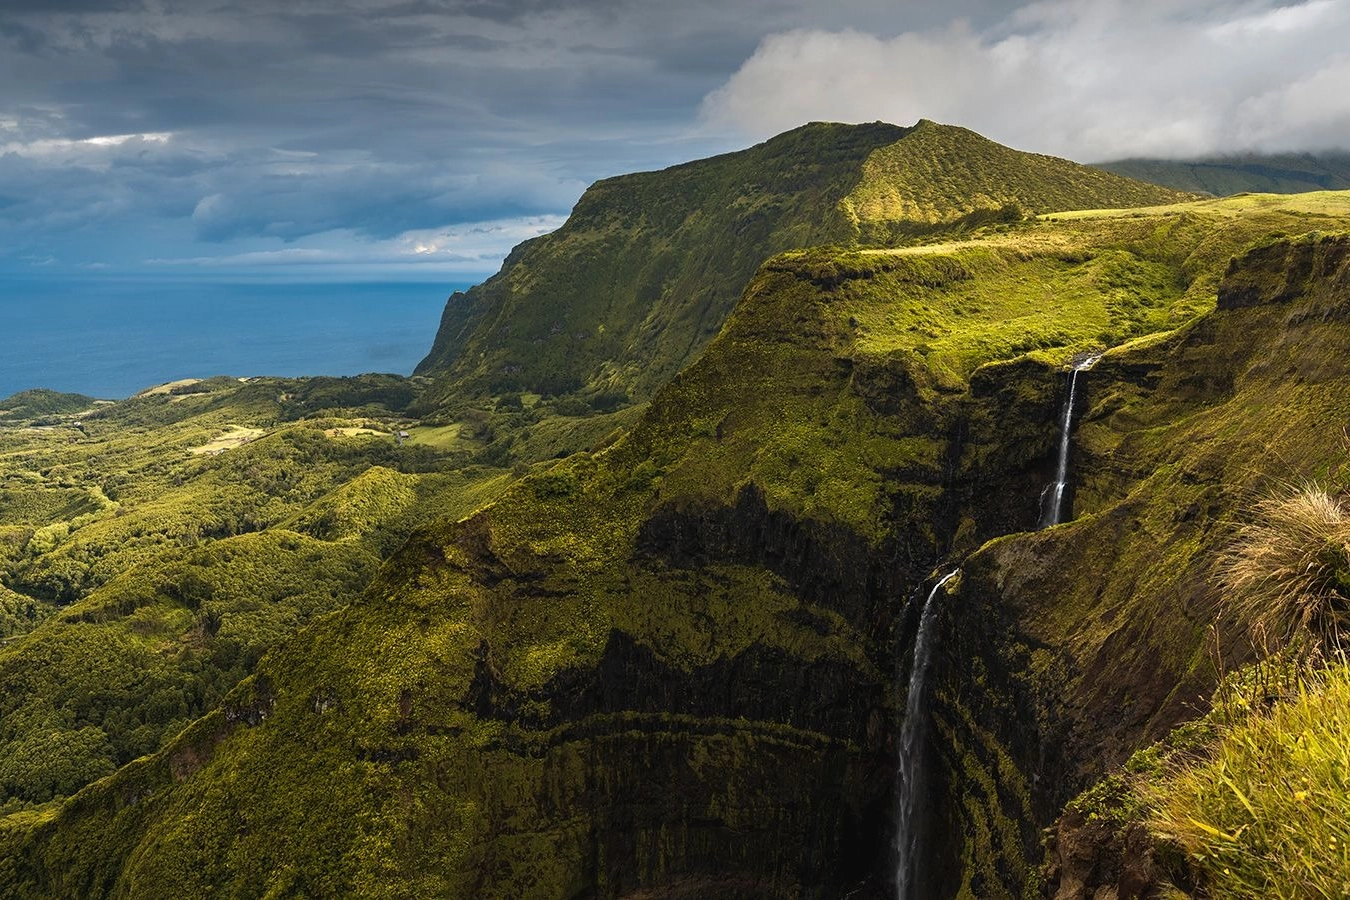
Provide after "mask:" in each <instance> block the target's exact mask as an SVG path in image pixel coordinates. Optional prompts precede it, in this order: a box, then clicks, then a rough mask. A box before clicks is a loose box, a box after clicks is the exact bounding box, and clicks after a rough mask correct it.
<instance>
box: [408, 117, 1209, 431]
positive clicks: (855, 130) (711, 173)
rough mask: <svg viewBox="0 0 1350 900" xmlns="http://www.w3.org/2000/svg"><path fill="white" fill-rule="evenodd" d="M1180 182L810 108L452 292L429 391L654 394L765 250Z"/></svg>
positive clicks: (575, 219) (945, 224)
mask: <svg viewBox="0 0 1350 900" xmlns="http://www.w3.org/2000/svg"><path fill="white" fill-rule="evenodd" d="M1181 199H1186V198H1185V197H1184V196H1183V195H1181V194H1179V193H1177V192H1172V191H1169V190H1167V189H1164V188H1158V187H1156V186H1151V185H1145V184H1143V183H1140V182H1134V181H1129V180H1126V179H1123V178H1120V177H1118V176H1112V175H1106V174H1103V173H1102V172H1101V171H1099V170H1096V169H1091V168H1088V167H1085V166H1079V165H1077V164H1076V163H1071V162H1068V161H1066V160H1059V159H1054V158H1052V157H1046V156H1040V155H1036V154H1030V153H1021V152H1019V151H1015V150H1010V149H1008V148H1006V147H1002V146H1000V145H998V144H995V143H993V142H992V141H988V140H986V139H985V138H982V137H980V136H979V135H977V134H975V133H974V132H972V131H968V130H966V129H963V128H956V127H952V126H946V125H939V124H937V123H934V122H929V121H926V120H924V121H920V122H919V123H918V124H916V125H915V126H913V127H912V128H899V127H896V126H894V125H886V124H884V123H875V124H872V125H856V126H849V125H837V124H825V123H814V124H811V125H806V126H803V127H802V128H798V129H796V130H793V131H789V132H787V133H785V134H783V135H780V136H778V137H776V138H773V139H772V140H769V141H766V142H765V143H763V144H760V145H758V146H756V147H753V148H751V149H749V150H745V151H741V152H738V153H731V154H726V155H724V156H718V157H713V158H712V159H707V160H701V161H699V162H694V163H686V164H684V165H681V166H675V167H673V168H671V169H667V170H664V171H661V172H648V173H640V174H636V175H623V176H619V177H617V178H611V179H606V180H604V181H601V182H598V183H597V184H595V185H594V186H592V187H591V188H590V189H589V190H588V191H587V192H586V193H585V195H583V196H582V198H581V200H579V201H578V203H577V205H576V208H575V209H574V210H573V212H572V216H571V217H570V218H569V219H568V221H567V223H566V224H564V225H563V226H562V227H561V228H560V229H558V230H557V231H556V232H553V233H552V234H549V235H545V236H543V237H540V238H536V239H534V240H532V241H527V242H526V243H524V244H522V245H521V246H519V247H517V248H516V250H515V251H513V252H512V254H511V255H510V256H509V257H508V258H507V260H506V262H505V264H504V265H503V266H502V270H501V272H500V273H498V274H497V275H496V276H494V277H493V278H491V279H489V280H488V281H487V282H485V283H484V284H482V285H479V286H478V287H475V288H472V289H471V290H469V291H468V292H466V293H462V294H456V295H455V296H453V297H451V298H450V301H449V302H448V303H447V305H446V309H445V313H444V316H443V318H442V321H441V326H440V330H439V332H438V333H437V336H436V341H435V343H434V345H433V347H432V349H431V352H430V353H429V354H428V356H427V358H426V359H425V360H423V361H422V362H421V364H419V366H418V367H417V372H418V374H421V375H428V376H432V377H434V378H435V379H436V382H437V383H436V386H435V387H434V388H433V389H432V391H431V393H430V396H429V398H428V402H429V403H430V404H437V403H440V404H453V403H454V401H455V400H456V399H457V398H458V399H459V400H461V401H462V400H464V399H470V398H473V397H474V396H475V395H481V394H483V393H488V394H498V393H501V392H504V391H516V392H520V391H524V392H535V393H540V394H546V395H548V394H563V393H570V392H577V391H581V392H583V393H587V394H590V395H594V394H602V395H608V396H613V397H616V398H620V400H624V399H627V398H633V399H646V398H647V397H650V396H651V394H652V392H653V391H654V390H655V389H656V388H657V387H659V386H660V385H661V384H664V383H665V382H666V381H667V380H669V378H670V377H671V376H673V375H674V374H675V373H676V372H677V371H679V370H680V369H681V368H683V367H684V366H685V365H687V364H688V363H689V362H691V361H692V360H693V359H694V358H695V357H696V356H697V354H698V352H699V351H700V350H701V349H702V347H703V346H704V345H705V344H706V343H707V342H708V341H709V340H710V339H711V338H712V337H713V336H714V335H715V334H716V333H717V332H718V330H719V329H720V328H721V327H722V323H723V322H724V321H725V319H726V317H727V315H728V314H729V312H730V310H731V308H732V306H733V305H734V303H735V302H736V300H737V298H738V297H739V296H740V295H741V292H742V291H743V290H744V288H745V285H746V284H747V283H748V282H749V280H750V277H751V275H753V274H754V272H755V270H756V269H757V268H758V267H759V265H760V264H761V263H762V262H763V261H764V260H765V259H767V258H769V257H770V256H772V255H774V254H775V253H779V252H782V251H784V250H790V249H795V248H803V247H809V246H818V245H839V246H845V247H852V246H859V245H864V244H870V243H882V244H889V243H891V242H893V241H895V240H897V239H901V238H906V237H913V236H915V235H922V234H928V233H933V232H936V231H941V230H943V229H944V228H951V227H952V226H956V225H961V224H963V223H965V224H978V223H979V222H981V221H987V220H991V219H1008V218H1012V219H1016V218H1020V217H1021V216H1022V215H1023V214H1026V213H1033V212H1050V211H1056V210H1069V209H1084V208H1094V207H1116V206H1145V205H1154V204H1159V203H1169V202H1175V201H1177V200H1181Z"/></svg>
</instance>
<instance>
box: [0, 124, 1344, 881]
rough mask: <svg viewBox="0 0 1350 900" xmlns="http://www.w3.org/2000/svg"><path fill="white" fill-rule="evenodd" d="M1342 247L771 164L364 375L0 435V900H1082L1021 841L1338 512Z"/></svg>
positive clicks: (1093, 845) (1059, 815)
mask: <svg viewBox="0 0 1350 900" xmlns="http://www.w3.org/2000/svg"><path fill="white" fill-rule="evenodd" d="M1348 226H1350V195H1347V194H1345V193H1340V192H1322V193H1316V194H1307V195H1294V196H1289V197H1275V196H1269V195H1248V196H1239V197H1232V198H1224V199H1201V198H1195V197H1191V196H1188V195H1181V194H1178V193H1176V192H1174V191H1170V190H1167V189H1163V188H1159V187H1156V186H1151V185H1147V184H1143V183H1140V182H1133V181H1129V180H1127V179H1123V178H1118V177H1116V176H1111V175H1108V174H1107V173H1104V172H1100V171H1098V170H1093V169H1089V168H1087V167H1082V166H1077V165H1076V164H1073V163H1069V162H1067V161H1064V160H1053V159H1050V158H1048V157H1040V156H1036V155H1033V154H1022V153H1018V152H1017V151H1013V150H1010V149H1008V148H1005V147H1001V146H999V145H996V144H993V143H992V142H989V141H986V140H984V139H983V138H980V137H979V136H978V135H975V134H973V133H972V132H969V131H966V130H964V129H959V128H953V127H949V126H943V125H938V124H936V123H932V122H920V123H918V124H917V125H915V126H913V127H911V128H898V127H895V126H889V125H884V124H880V123H877V124H873V125H864V126H842V125H826V124H819V123H818V124H814V125H810V126H806V127H804V128H801V129H797V130H795V131H793V132H789V133H787V134H785V135H782V136H780V137H778V138H775V139H773V140H771V141H769V142H766V143H765V144H763V145H760V146H758V147H755V148H752V149H751V150H748V151H744V152H743V153H740V154H729V155H727V156H724V157H717V158H714V159H711V160H704V161H700V162H698V163H691V164H687V165H685V166H679V167H675V168H674V169H672V170H667V171H665V172H660V173H644V174H641V175H634V176H622V177H619V178H614V179H607V180H606V181H602V182H600V183H598V184H597V185H595V186H594V187H593V188H592V189H591V190H590V191H588V192H587V194H586V195H585V196H584V197H583V198H582V200H581V201H580V202H579V203H578V204H577V207H576V209H575V210H574V212H573V216H572V218H571V219H570V220H569V221H568V223H567V224H566V225H564V226H563V228H561V229H559V231H557V232H554V233H553V234H550V235H546V236H544V237H541V238H537V239H535V240H532V241H529V242H527V243H526V244H523V245H521V246H520V247H518V248H517V249H516V250H515V251H514V252H513V253H512V255H511V257H510V258H508V260H507V262H506V263H505V264H504V266H503V268H502V271H501V272H499V273H498V274H497V275H496V276H494V277H493V278H492V279H490V280H489V281H487V282H485V283H484V284H483V285H480V286H478V287H475V288H473V289H470V290H469V291H467V292H465V293H461V294H456V295H455V296H453V297H452V298H451V299H450V301H449V302H448V304H447V306H446V310H445V313H444V315H443V317H442V320H441V325H440V329H439V332H438V335H437V338H436V344H435V346H434V347H433V349H432V352H431V353H430V354H429V355H428V357H427V359H426V360H425V361H424V362H423V363H422V364H421V366H419V369H418V373H417V375H416V376H415V377H414V378H410V379H404V378H398V377H395V376H361V377H359V378H355V379H259V380H254V381H251V382H248V383H244V382H240V381H238V380H236V379H221V380H208V381H206V382H200V383H193V384H185V385H179V386H176V387H171V386H165V389H164V390H160V391H152V392H146V393H144V394H142V395H138V396H137V397H134V398H132V399H130V400H128V401H123V402H120V403H117V404H110V405H108V406H107V407H106V408H100V409H96V410H90V409H89V408H88V406H87V404H88V403H89V402H91V401H89V398H71V397H60V396H58V397H52V396H48V395H41V394H39V395H31V396H26V397H20V398H18V399H15V398H11V399H10V400H9V401H6V402H5V403H4V404H3V406H4V407H5V409H6V411H7V412H6V413H5V414H4V416H6V418H5V421H6V423H7V427H6V428H5V429H4V430H3V431H0V441H3V447H0V464H3V466H5V468H4V469H3V476H4V493H3V494H2V495H0V513H2V514H3V518H2V519H0V562H3V565H4V569H3V584H4V588H3V593H0V600H3V601H4V602H5V607H4V608H5V610H6V611H7V613H6V619H5V622H6V628H7V629H8V630H7V633H6V635H5V636H6V637H7V638H9V640H8V641H7V643H6V644H5V645H4V646H3V648H0V687H3V691H0V695H3V697H4V698H5V700H4V703H5V704H6V705H5V707H4V709H3V720H0V722H2V725H0V741H3V743H4V747H3V750H4V760H5V761H4V762H3V763H0V786H2V787H3V789H4V796H3V802H4V804H5V805H4V806H3V810H4V817H3V819H0V893H5V894H7V895H13V896H20V897H25V896H31V897H67V896H70V897H74V896H79V897H132V896H134V897H181V896H207V895H213V894H234V895H240V896H264V895H272V896H306V895H309V896H341V895H345V896H370V897H403V896H423V895H426V896H475V897H633V898H639V897H655V896H661V897H698V896H726V897H836V896H838V897H842V896H854V897H860V898H861V897H894V896H897V892H900V896H906V897H952V896H962V897H1014V896H1018V897H1020V896H1035V895H1037V894H1039V893H1042V892H1050V893H1052V894H1054V895H1057V896H1062V897H1066V898H1069V897H1089V896H1093V893H1092V892H1093V891H1096V890H1098V889H1101V890H1107V889H1114V890H1117V891H1119V890H1121V885H1122V884H1123V883H1124V882H1123V881H1122V879H1123V878H1124V875H1122V872H1124V871H1125V870H1126V869H1129V866H1127V865H1125V864H1124V863H1123V862H1122V861H1121V860H1122V858H1123V857H1124V856H1125V853H1124V851H1122V850H1121V845H1122V842H1123V839H1119V834H1117V833H1116V832H1113V831H1110V832H1109V829H1106V828H1105V827H1104V826H1101V825H1100V823H1101V822H1103V821H1106V817H1104V816H1103V815H1098V816H1097V817H1096V818H1095V819H1092V823H1093V827H1095V828H1098V831H1094V832H1091V833H1090V834H1089V833H1088V830H1087V826H1083V827H1078V826H1077V825H1075V822H1076V821H1077V820H1075V819H1074V816H1073V814H1072V811H1073V809H1076V808H1077V807H1071V803H1072V802H1074V801H1075V798H1076V797H1078V796H1079V795H1080V794H1081V793H1082V792H1084V791H1089V790H1090V789H1093V788H1094V786H1095V785H1098V784H1099V783H1103V782H1102V780H1103V779H1104V778H1107V777H1108V776H1111V775H1112V774H1113V773H1117V772H1118V771H1119V770H1120V767H1122V766H1124V765H1126V764H1127V762H1128V761H1129V760H1131V759H1132V757H1133V755H1134V754H1135V753H1136V752H1144V751H1147V750H1148V749H1149V748H1150V747H1152V746H1154V745H1155V742H1157V741H1159V740H1162V739H1164V738H1166V737H1167V736H1168V735H1169V733H1170V732H1172V730H1173V729H1174V728H1176V727H1177V726H1181V725H1183V724H1185V723H1187V722H1190V721H1192V720H1196V719H1198V718H1200V717H1202V716H1203V715H1205V713H1206V711H1207V710H1208V709H1209V706H1210V697H1211V694H1212V692H1213V690H1214V689H1215V687H1216V685H1217V684H1218V682H1219V678H1220V672H1219V671H1218V669H1217V668H1216V667H1215V665H1214V663H1213V660H1214V659H1215V658H1216V655H1217V656H1218V657H1219V658H1221V659H1222V660H1223V661H1224V665H1225V666H1228V667H1229V668H1230V669H1236V668H1240V667H1242V666H1243V665H1244V664H1246V663H1248V662H1251V661H1252V660H1253V659H1254V657H1255V651H1254V649H1253V648H1252V647H1251V646H1250V645H1249V644H1248V643H1247V641H1246V633H1245V631H1244V630H1243V629H1242V628H1241V627H1240V626H1241V624H1242V623H1234V622H1228V621H1226V620H1225V619H1224V615H1223V613H1222V612H1221V607H1220V606H1219V605H1218V604H1217V603H1216V592H1217V589H1216V588H1215V586H1214V585H1215V584H1216V583H1217V579H1216V576H1215V568H1214V567H1215V562H1214V561H1215V559H1217V557H1218V556H1219V554H1220V553H1221V552H1222V551H1223V549H1224V548H1225V547H1226V546H1227V545H1228V543H1229V541H1230V539H1231V536H1232V526H1233V523H1234V522H1235V521H1237V520H1239V519H1241V517H1242V516H1243V515H1244V514H1245V510H1246V509H1247V507H1248V505H1249V504H1250V502H1251V498H1253V497H1256V496H1260V495H1262V494H1263V493H1264V492H1267V491H1268V490H1269V489H1270V488H1271V486H1272V484H1274V483H1276V482H1278V481H1287V480H1290V479H1295V480H1296V479H1309V480H1314V479H1320V480H1321V481H1322V482H1323V483H1325V484H1326V485H1327V486H1328V488H1329V489H1331V490H1333V491H1342V490H1344V489H1345V488H1346V487H1347V484H1348V483H1350V469H1348V468H1347V467H1346V466H1345V465H1344V460H1345V458H1346V456H1345V454H1346V449H1345V446H1344V441H1343V436H1342V435H1341V434H1340V433H1339V431H1338V430H1337V429H1333V428H1328V427H1325V423H1326V422H1339V421H1344V420H1346V418H1347V415H1350V410H1348V409H1347V400H1346V398H1347V397H1350V391H1347V390H1346V388H1347V387H1350V371H1347V368H1346V358H1345V354H1344V353H1343V352H1342V351H1343V348H1344V347H1345V346H1346V342H1347V339H1348V338H1350V335H1347V328H1350V325H1347V323H1350V313H1348V312H1347V309H1350V306H1348V304H1350V239H1347V238H1346V237H1344V236H1343V235H1342V234H1341V232H1343V231H1345V230H1347V227H1348ZM602 326H603V327H602ZM1098 354H1100V355H1098ZM1089 360H1090V361H1089ZM1066 367H1067V368H1068V370H1069V377H1068V379H1067V383H1066V379H1065V369H1066ZM1089 368H1090V369H1091V372H1092V375H1091V384H1092V390H1091V392H1090V393H1091V396H1090V397H1086V396H1085V394H1084V392H1083V390H1082V387H1083V385H1082V384H1081V383H1080V378H1079V376H1080V375H1082V374H1083V373H1084V372H1086V371H1087V370H1088V369H1089ZM1066 392H1067V397H1065V396H1064V395H1065V393H1066ZM77 416H78V419H77V418H76V417H77ZM74 421H79V422H80V423H81V425H82V427H83V428H84V429H85V430H84V431H79V430H77V429H75V428H74V426H73V424H72V422H74ZM400 430H401V431H406V432H407V433H408V435H409V438H408V441H407V443H402V442H396V440H395V435H396V434H397V433H398V431H400ZM1071 438H1072V440H1071ZM1071 451H1072V455H1073V468H1072V473H1073V474H1072V478H1070V477H1069V471H1070V470H1069V459H1070V452H1071ZM1070 482H1071V486H1070V484H1069V483H1070ZM1047 484H1049V485H1051V486H1052V487H1051V489H1050V491H1049V495H1050V496H1049V498H1047V499H1045V500H1043V501H1042V505H1044V506H1047V507H1048V510H1049V511H1051V512H1053V513H1054V515H1053V521H1048V522H1047V521H1045V520H1044V514H1045V512H1046V510H1043V509H1042V508H1040V507H1038V498H1041V497H1043V492H1044V491H1045V490H1046V489H1045V486H1046V485H1047ZM1055 485H1058V487H1055ZM1070 499H1071V504H1070V503H1069V500H1070ZM1061 500H1063V501H1064V503H1063V504H1061ZM1070 506H1071V511H1072V516H1069V515H1067V514H1066V515H1063V516H1061V511H1063V512H1066V513H1067V512H1068V511H1069V507H1070ZM1061 518H1062V519H1063V521H1062V522H1061ZM1057 523H1058V524H1057ZM1043 524H1046V525H1049V524H1055V525H1056V527H1049V528H1042V527H1041V526H1042V525H1043ZM957 559H960V560H962V562H961V567H960V574H959V577H958V576H957V575H956V573H955V572H949V573H947V574H946V575H945V576H944V577H942V578H941V579H939V581H938V582H937V583H936V584H934V583H933V582H932V580H931V576H932V573H933V572H934V569H935V567H936V566H938V565H939V564H940V563H942V562H943V561H950V560H957ZM944 571H945V569H944ZM929 585H931V586H929ZM925 587H927V588H928V589H927V590H926V591H925ZM903 598H913V601H914V602H910V603H908V604H906V603H904V602H903ZM920 600H922V602H918V601H920ZM1216 636H1217V637H1216ZM1216 643H1217V645H1218V646H1217V649H1216V646H1215V645H1216ZM897 648H900V649H899V652H897ZM906 657H908V658H909V659H910V662H909V665H908V669H907V672H908V677H904V678H902V677H899V676H898V675H897V668H898V666H900V665H902V662H900V661H902V660H903V659H904V658H906ZM925 732H926V734H925ZM925 747H926V748H927V750H922V749H921V748H925ZM58 762H59V763H60V765H59V766H58V765H57V763H58ZM920 773H922V774H920ZM897 798H899V801H898V802H897ZM1096 811H1097V812H1099V813H1100V812H1101V810H1096ZM1121 815H1124V814H1123V813H1122V814H1121ZM1088 818H1089V817H1088V816H1087V815H1086V814H1084V815H1083V819H1084V821H1085V822H1086V821H1087V819H1088ZM1111 821H1115V820H1111ZM1129 824H1130V823H1129V822H1127V821H1124V820H1122V822H1121V824H1120V833H1124V832H1125V831H1126V830H1127V826H1128V825H1129ZM1135 824H1138V823H1137V822H1135ZM1141 827H1142V826H1141ZM1047 828H1050V829H1053V830H1054V835H1055V840H1054V841H1052V842H1051V844H1050V846H1049V848H1048V850H1047V849H1046V848H1045V847H1044V846H1043V843H1042V838H1043V835H1044V831H1045V829H1047ZM1098 832H1100V833H1098ZM1108 832H1109V833H1108ZM1132 833H1133V832H1132ZM919 835H922V837H919ZM1089 837H1091V838H1092V840H1088V838H1089ZM1150 840H1152V838H1150ZM1159 840H1160V841H1161V838H1159ZM1150 846H1152V845H1150ZM1160 846H1161V845H1160ZM916 850H917V856H918V857H919V858H918V859H916V858H915V855H916V852H915V851H916ZM1113 854H1114V855H1113ZM1163 855H1165V854H1163ZM1178 855H1179V856H1180V857H1181V861H1180V862H1179V863H1177V866H1178V871H1172V870H1164V867H1162V866H1161V865H1160V866H1159V867H1157V870H1156V871H1151V874H1150V876H1149V877H1150V878H1152V879H1153V880H1152V882H1151V884H1152V885H1154V886H1160V885H1163V884H1164V882H1165V881H1171V882H1172V883H1173V884H1176V883H1177V882H1178V881H1180V882H1184V883H1190V882H1187V881H1186V879H1187V878H1189V879H1192V880H1200V879H1204V878H1210V877H1212V873H1209V872H1208V871H1206V870H1203V868H1199V867H1198V865H1199V864H1198V863H1195V862H1194V861H1193V860H1192V861H1190V862H1188V861H1187V858H1186V857H1185V856H1184V854H1178ZM1131 871H1132V870H1131ZM1183 875H1184V876H1185V877H1183ZM1215 877H1217V876H1215ZM1056 892H1057V893H1056Z"/></svg>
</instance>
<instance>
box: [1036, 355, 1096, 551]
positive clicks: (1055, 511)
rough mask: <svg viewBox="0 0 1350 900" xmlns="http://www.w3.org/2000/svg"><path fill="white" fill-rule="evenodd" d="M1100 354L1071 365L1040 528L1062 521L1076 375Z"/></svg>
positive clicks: (1042, 492)
mask: <svg viewBox="0 0 1350 900" xmlns="http://www.w3.org/2000/svg"><path fill="white" fill-rule="evenodd" d="M1101 358H1102V357H1101V354H1100V353H1098V354H1096V355H1094V356H1086V357H1083V358H1082V359H1080V360H1078V361H1077V362H1075V363H1074V364H1073V370H1072V371H1070V373H1069V396H1068V399H1066V400H1065V401H1064V417H1063V419H1062V420H1061V422H1060V431H1059V465H1058V466H1057V467H1056V469H1055V480H1054V481H1052V482H1051V483H1050V484H1047V485H1046V486H1045V490H1043V491H1041V523H1040V524H1041V527H1042V528H1049V527H1050V526H1051V525H1058V524H1059V523H1060V522H1063V521H1064V492H1065V490H1066V489H1067V487H1068V485H1069V447H1070V436H1071V435H1072V433H1073V408H1074V399H1075V396H1076V394H1077V393H1078V375H1079V373H1080V372H1086V371H1087V370H1088V369H1090V368H1092V367H1093V366H1095V365H1096V364H1097V360H1099V359H1101Z"/></svg>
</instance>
